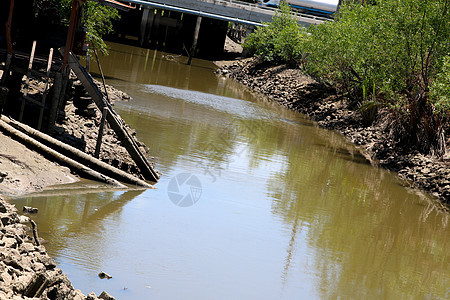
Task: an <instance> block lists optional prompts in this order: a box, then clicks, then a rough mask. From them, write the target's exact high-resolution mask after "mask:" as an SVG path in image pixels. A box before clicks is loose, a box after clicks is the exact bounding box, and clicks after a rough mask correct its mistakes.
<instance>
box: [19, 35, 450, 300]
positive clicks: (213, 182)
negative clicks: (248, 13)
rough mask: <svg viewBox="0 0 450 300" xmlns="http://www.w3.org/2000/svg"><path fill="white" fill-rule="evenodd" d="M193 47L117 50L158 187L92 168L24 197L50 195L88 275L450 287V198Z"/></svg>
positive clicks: (81, 275) (369, 289) (61, 241)
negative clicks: (419, 186) (105, 184)
mask: <svg viewBox="0 0 450 300" xmlns="http://www.w3.org/2000/svg"><path fill="white" fill-rule="evenodd" d="M186 61H187V58H185V57H181V56H173V55H168V54H164V53H157V52H153V51H150V50H144V49H139V48H133V47H129V46H121V45H116V44H112V50H111V55H110V56H109V57H104V58H102V67H103V70H104V72H105V74H106V76H107V82H108V83H109V84H112V85H114V86H116V87H117V88H119V89H122V90H124V91H126V92H127V93H129V94H130V95H131V96H132V97H133V98H134V100H133V101H131V102H123V103H116V110H117V111H118V112H119V113H120V114H121V115H122V117H123V118H124V119H125V120H126V122H127V123H129V124H130V125H131V126H132V127H133V128H136V129H137V136H138V137H139V139H141V140H142V141H143V142H145V143H146V144H147V145H148V146H149V147H150V149H151V154H152V155H153V156H155V163H156V167H157V169H158V170H160V171H161V172H162V174H163V176H162V177H161V180H160V182H159V183H158V184H157V185H156V187H157V189H154V190H146V191H110V190H107V189H98V190H96V192H93V190H89V189H82V184H78V185H75V186H74V188H76V189H70V186H69V187H68V188H67V189H61V188H59V189H58V190H54V191H47V192H45V193H43V194H41V195H40V196H39V195H37V196H34V197H31V196H30V197H26V198H23V199H17V200H15V203H16V204H17V206H18V207H19V208H20V207H21V206H22V205H30V206H34V207H38V208H39V214H37V215H36V216H33V218H34V219H35V220H36V221H37V223H38V226H39V233H40V236H41V237H43V238H44V239H46V240H47V241H48V243H47V244H46V247H47V249H48V251H49V253H50V254H51V255H52V256H53V257H54V258H55V259H56V261H57V262H58V265H59V266H60V267H61V268H62V269H63V270H64V271H65V272H66V273H67V274H68V276H69V278H70V279H71V280H72V283H73V284H74V286H75V287H76V288H79V289H81V290H82V291H83V292H84V293H86V294H87V293H89V292H90V291H94V292H96V293H97V294H99V293H100V292H101V291H102V290H106V291H108V292H109V293H110V294H112V295H114V296H115V297H116V298H117V299H279V298H281V299H314V298H316V299H318V298H321V299H336V298H341V299H363V298H366V299H367V298H369V299H384V298H385V299H445V298H449V297H450V254H449V253H450V252H449V251H448V249H449V248H450V243H449V237H450V229H449V226H448V214H445V213H441V212H439V211H438V210H437V209H436V208H435V206H434V205H433V204H432V200H431V199H430V198H429V197H428V196H426V195H423V194H422V193H419V192H417V191H413V190H409V189H407V188H405V187H404V185H405V184H404V183H402V182H401V181H399V180H398V179H397V177H396V176H395V175H394V174H391V173H389V172H387V171H384V170H380V169H377V168H373V167H372V166H370V165H369V164H368V163H367V161H366V160H365V159H364V158H363V157H362V156H361V155H360V154H359V152H358V151H357V149H356V148H355V147H354V146H353V145H351V144H349V143H348V142H347V141H346V140H345V139H344V138H343V137H342V136H341V135H339V134H337V133H334V132H330V131H326V130H323V129H320V128H318V127H317V126H316V125H315V124H314V123H312V122H310V121H308V120H307V119H306V118H304V117H303V116H301V115H299V114H297V113H293V112H290V111H287V110H285V109H283V108H281V107H278V106H277V105H274V104H270V103H268V102H267V100H266V99H265V98H264V97H262V96H260V95H257V94H253V93H251V92H250V91H249V90H247V89H246V88H245V87H243V86H242V85H240V84H238V83H235V82H233V81H230V80H227V79H224V78H221V77H218V76H216V75H215V74H214V65H213V64H212V63H210V62H206V61H200V60H194V61H193V65H192V66H187V65H186V64H185V63H186ZM93 72H98V71H96V69H95V68H94V69H93ZM83 184H84V183H83ZM86 184H88V183H86ZM174 203H177V204H183V205H182V206H183V207H182V206H178V205H176V204H174ZM186 205H190V206H186ZM100 271H104V272H107V273H109V274H110V275H112V276H113V278H112V279H110V280H107V279H103V280H102V279H100V278H98V276H97V274H98V273H99V272H100Z"/></svg>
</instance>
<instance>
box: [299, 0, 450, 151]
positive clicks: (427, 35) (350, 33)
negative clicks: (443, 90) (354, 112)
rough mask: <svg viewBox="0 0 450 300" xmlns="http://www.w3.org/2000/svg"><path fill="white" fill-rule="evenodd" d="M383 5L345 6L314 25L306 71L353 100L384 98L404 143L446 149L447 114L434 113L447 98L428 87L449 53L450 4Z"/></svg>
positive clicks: (438, 0) (407, 0) (436, 0)
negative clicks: (328, 19)
mask: <svg viewBox="0 0 450 300" xmlns="http://www.w3.org/2000/svg"><path fill="white" fill-rule="evenodd" d="M377 2H378V3H377V4H376V5H367V6H363V5H360V4H355V3H353V4H352V6H351V7H348V6H343V7H341V9H340V13H339V15H338V16H337V18H336V21H335V22H327V23H323V24H321V25H319V26H316V27H311V28H310V30H309V31H310V33H311V36H310V39H309V40H308V41H307V42H306V43H304V45H303V47H304V48H305V51H307V52H308V54H309V56H308V62H307V64H306V66H305V69H306V70H307V71H308V72H309V73H310V74H312V75H314V76H315V77H317V78H319V79H320V80H322V81H324V82H328V83H330V84H333V85H336V86H338V87H340V88H342V89H343V90H344V91H347V92H348V93H349V95H350V96H351V97H353V98H358V99H362V98H363V97H362V95H363V94H364V96H371V98H372V99H373V100H374V101H379V102H382V103H384V104H385V105H387V106H388V107H390V108H391V109H392V111H393V113H394V115H395V117H396V119H397V123H396V126H399V127H400V129H401V130H398V131H397V132H400V133H401V134H400V136H397V137H396V138H397V139H398V140H399V141H400V142H401V143H404V144H406V145H411V146H416V147H417V148H418V149H419V150H421V151H423V152H430V151H432V152H435V153H437V154H442V152H443V150H444V149H443V148H442V145H443V143H442V140H441V139H442V134H441V133H442V116H441V115H439V114H435V113H434V112H435V111H436V106H439V105H440V104H439V103H441V102H436V99H437V98H436V97H434V98H430V97H429V90H430V86H431V83H432V82H433V80H435V79H436V78H439V77H436V74H443V73H442V68H443V66H445V64H442V61H443V57H444V56H445V55H447V54H448V48H449V39H450V18H449V8H450V7H449V6H450V1H449V0H428V1H427V0H402V1H397V0H384V1H377ZM442 76H445V74H443V75H442ZM372 87H373V88H372ZM434 91H435V92H436V93H438V91H440V89H439V88H438V87H436V88H434ZM433 99H434V100H433ZM439 101H440V100H439Z"/></svg>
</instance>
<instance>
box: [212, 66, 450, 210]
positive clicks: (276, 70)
mask: <svg viewBox="0 0 450 300" xmlns="http://www.w3.org/2000/svg"><path fill="white" fill-rule="evenodd" d="M218 65H219V67H220V69H219V70H218V72H219V73H220V74H222V75H224V76H227V77H230V78H233V79H235V80H237V81H239V82H241V83H243V84H245V85H247V86H249V87H250V88H252V89H253V90H255V91H257V92H260V93H263V94H265V95H267V96H269V97H270V98H271V99H273V100H274V101H276V102H278V103H279V104H281V105H283V106H286V107H288V108H289V109H292V110H295V111H299V112H301V113H304V114H306V115H308V116H309V117H310V118H311V119H312V120H315V121H317V122H318V124H319V125H320V126H323V127H325V128H328V129H333V130H337V131H339V132H341V133H342V134H344V135H345V136H347V137H348V138H349V139H350V140H351V141H352V142H353V143H354V144H356V145H358V146H359V147H360V148H361V150H362V152H363V154H364V155H365V156H366V157H367V158H368V159H369V160H370V161H371V162H372V164H374V165H377V166H381V167H384V168H387V169H389V170H392V171H395V172H397V173H398V174H399V176H400V177H402V178H403V179H405V180H406V182H408V183H410V184H411V185H413V186H415V187H418V188H420V189H423V190H425V191H428V192H430V193H431V194H432V195H433V196H435V197H436V198H438V199H439V200H441V202H442V203H444V204H447V205H448V204H450V168H449V165H450V160H449V159H448V157H447V156H444V158H436V157H433V156H431V155H428V156H427V155H423V154H420V153H418V152H417V151H413V152H411V151H406V150H405V149H401V148H396V147H395V145H396V143H395V141H393V140H390V139H389V138H388V137H389V136H390V134H389V132H390V130H391V127H390V124H391V123H390V121H389V117H388V112H387V111H385V110H382V109H381V110H379V111H378V112H376V113H375V114H374V115H370V113H369V112H367V111H366V112H361V111H359V110H358V109H357V108H352V105H351V103H349V101H348V99H346V98H344V97H342V96H338V95H336V92H335V91H333V90H329V89H326V88H325V87H324V86H323V85H321V84H319V83H318V82H316V81H315V80H313V79H312V78H310V77H308V76H305V75H304V74H303V73H302V72H301V71H300V70H299V69H290V68H288V67H286V66H276V67H263V66H261V65H258V64H257V63H256V61H255V60H254V59H244V60H240V61H233V62H221V63H218ZM448 146H450V140H447V149H448Z"/></svg>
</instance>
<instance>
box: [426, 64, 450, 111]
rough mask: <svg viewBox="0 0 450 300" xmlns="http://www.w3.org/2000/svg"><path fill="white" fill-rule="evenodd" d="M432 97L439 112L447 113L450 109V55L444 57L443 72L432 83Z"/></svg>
mask: <svg viewBox="0 0 450 300" xmlns="http://www.w3.org/2000/svg"><path fill="white" fill-rule="evenodd" d="M430 98H431V100H432V101H433V103H435V106H436V111H437V113H443V114H447V113H448V112H449V111H450V55H448V56H446V57H444V59H443V65H442V69H441V72H440V73H438V74H437V75H436V78H435V79H434V81H433V84H432V85H431V90H430Z"/></svg>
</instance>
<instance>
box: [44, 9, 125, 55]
mask: <svg viewBox="0 0 450 300" xmlns="http://www.w3.org/2000/svg"><path fill="white" fill-rule="evenodd" d="M49 6H52V7H56V8H57V10H58V11H59V15H60V16H61V17H62V19H63V20H64V19H65V21H66V22H68V21H69V19H70V13H71V9H72V0H40V1H38V2H37V7H38V8H44V7H49ZM119 18H120V15H119V12H118V11H117V9H115V8H112V7H109V6H105V5H101V4H99V3H97V2H93V1H87V2H86V3H85V4H84V14H83V17H82V22H83V25H84V27H85V28H86V42H87V43H88V44H89V45H90V46H91V47H94V48H95V49H97V50H99V51H101V52H102V53H103V54H106V53H107V46H106V44H105V42H104V41H103V36H104V35H106V34H108V33H111V32H112V31H113V21H114V20H118V19H119Z"/></svg>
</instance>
